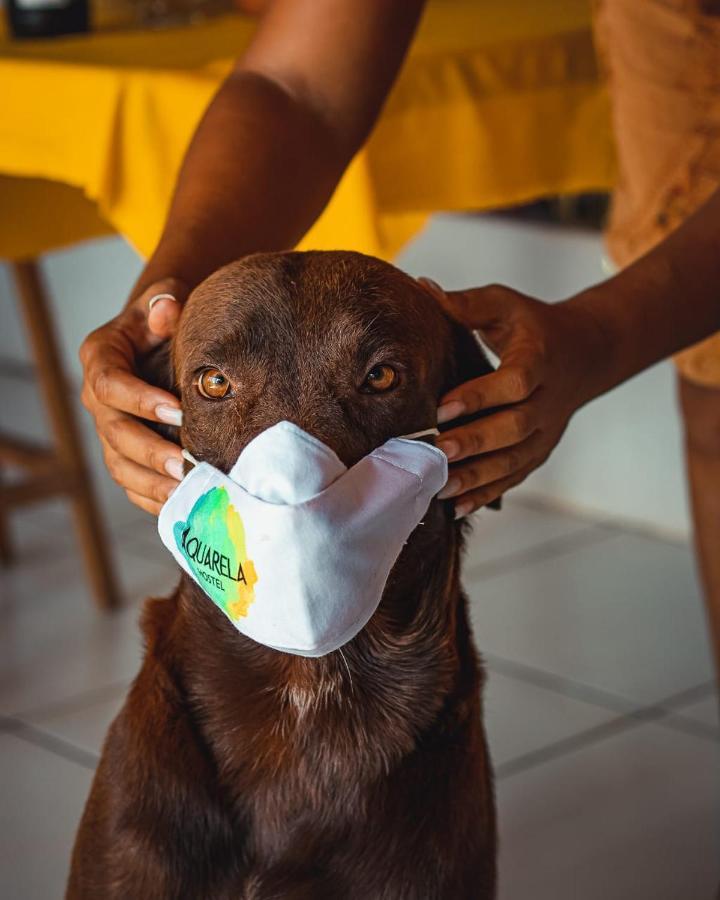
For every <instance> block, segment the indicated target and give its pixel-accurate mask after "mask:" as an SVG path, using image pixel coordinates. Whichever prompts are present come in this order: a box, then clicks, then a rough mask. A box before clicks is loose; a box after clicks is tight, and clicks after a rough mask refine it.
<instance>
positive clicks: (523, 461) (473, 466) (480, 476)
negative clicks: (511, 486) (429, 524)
mask: <svg viewBox="0 0 720 900" xmlns="http://www.w3.org/2000/svg"><path fill="white" fill-rule="evenodd" d="M542 449H543V437H542V434H541V433H540V432H535V433H534V434H533V435H531V436H530V437H529V438H527V440H525V441H523V442H522V443H520V444H516V445H514V446H512V447H510V448H509V449H506V450H499V451H497V452H495V453H486V454H484V455H482V456H477V457H475V458H474V459H472V460H469V461H468V462H465V463H463V464H462V465H456V466H453V467H452V468H451V469H450V477H449V478H448V481H447V484H446V485H445V487H444V488H443V489H442V490H441V491H440V493H439V494H438V497H439V498H440V499H441V500H446V499H448V498H449V497H460V496H462V495H463V494H467V493H468V492H470V491H473V490H476V489H478V488H482V487H484V486H486V485H489V484H493V483H494V482H496V481H501V480H503V479H505V478H510V477H512V476H513V475H515V474H516V473H517V472H522V471H525V470H526V469H528V467H532V466H533V465H535V464H537V463H539V461H540V460H541V459H542Z"/></svg>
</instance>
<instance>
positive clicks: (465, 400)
mask: <svg viewBox="0 0 720 900" xmlns="http://www.w3.org/2000/svg"><path fill="white" fill-rule="evenodd" d="M540 382H541V366H540V364H539V360H538V359H534V358H532V357H529V358H527V359H525V360H524V361H523V364H521V365H514V364H513V363H512V362H508V363H507V364H503V365H501V366H500V368H499V369H497V370H496V371H495V372H491V373H490V374H489V375H482V376H481V377H480V378H474V379H473V380H472V381H466V382H465V383H464V384H460V385H458V387H456V388H453V390H452V391H449V392H448V393H447V394H446V395H445V396H444V397H443V399H442V403H441V404H440V406H439V407H438V411H437V417H438V422H439V423H440V424H442V423H443V422H449V421H451V420H452V419H457V418H458V416H464V415H470V414H471V413H475V412H480V410H483V409H491V408H492V407H495V406H507V405H509V404H511V403H520V402H522V401H523V400H527V398H528V397H530V395H531V394H532V393H533V392H534V391H535V389H536V388H537V387H538V386H539V384H540Z"/></svg>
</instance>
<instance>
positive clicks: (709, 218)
mask: <svg viewBox="0 0 720 900" xmlns="http://www.w3.org/2000/svg"><path fill="white" fill-rule="evenodd" d="M567 303H568V305H569V306H574V307H575V308H576V309H579V310H583V311H585V312H586V313H587V314H588V315H589V316H590V317H591V319H592V321H593V322H594V324H595V326H596V327H597V328H598V330H599V332H600V334H601V335H602V342H603V345H604V348H605V352H604V354H603V355H604V359H603V361H602V363H601V365H599V366H598V367H597V369H598V371H597V378H596V380H595V383H594V385H593V393H592V396H598V395H599V394H601V393H604V392H605V391H607V390H610V389H611V388H613V387H615V386H616V385H618V384H620V383H622V382H623V381H625V380H627V379H628V378H631V377H632V376H633V375H636V374H637V373H639V372H641V371H642V370H643V369H646V368H647V367H648V366H651V365H653V364H654V363H656V362H659V361H660V360H662V359H665V358H666V357H668V356H670V355H672V354H673V353H676V352H678V351H679V350H682V349H683V348H685V347H688V346H690V345H691V344H694V343H696V342H697V341H699V340H702V339H703V338H705V337H708V336H709V335H710V334H713V333H714V332H715V331H719V330H720V191H718V192H716V193H715V194H714V195H713V196H712V197H711V198H710V200H709V201H708V202H707V203H706V204H705V205H704V206H703V207H702V208H701V209H700V210H698V212H697V213H696V214H695V215H693V216H692V217H691V218H690V219H688V220H687V221H686V222H685V223H684V224H683V225H682V226H681V227H680V228H679V229H678V230H677V231H675V232H674V233H673V234H671V235H670V236H669V237H668V238H667V239H666V240H664V241H663V242H662V243H661V244H659V245H658V246H657V247H655V248H654V249H653V250H652V251H651V252H650V253H648V254H647V255H645V256H643V257H642V258H641V259H639V260H638V261H637V262H635V263H634V264H633V265H631V266H629V267H628V268H627V269H625V270H624V271H622V272H620V273H619V274H618V275H616V276H615V277H614V278H611V279H610V280H608V281H606V282H603V283H602V284H599V285H596V286H594V287H592V288H590V289H589V290H587V291H585V292H583V293H582V294H580V295H578V296H577V297H575V298H572V299H571V300H569V301H567ZM588 399H589V398H588Z"/></svg>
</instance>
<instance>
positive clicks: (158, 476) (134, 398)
mask: <svg viewBox="0 0 720 900" xmlns="http://www.w3.org/2000/svg"><path fill="white" fill-rule="evenodd" d="M188 293H189V292H188V289H187V287H186V286H185V285H184V284H183V283H182V282H180V281H179V280H178V279H175V278H166V279H163V280H161V281H157V282H155V283H154V284H152V285H151V286H150V287H149V288H148V289H147V290H145V291H144V292H143V293H142V294H141V295H140V296H139V297H137V298H136V299H135V300H134V301H133V302H132V303H131V304H129V305H128V306H127V307H126V308H125V309H124V310H123V311H122V312H121V313H120V314H119V315H118V316H116V317H115V318H114V319H111V321H110V322H108V323H107V324H106V325H102V326H101V327H100V328H98V329H96V330H95V331H93V332H92V334H90V335H88V337H86V338H85V340H84V341H83V343H82V346H81V347H80V361H81V363H82V366H83V374H84V377H83V391H82V401H83V403H84V405H85V407H86V408H87V409H88V411H89V412H90V414H91V415H92V416H93V418H94V419H95V427H96V428H97V432H98V436H99V437H100V443H101V444H102V448H103V454H104V457H105V464H106V465H107V467H108V470H109V471H110V474H111V475H112V477H113V479H114V480H115V481H116V482H117V483H118V484H119V485H120V486H121V487H122V488H124V489H125V492H126V494H127V496H128V498H129V499H130V500H131V501H132V502H133V503H134V504H135V505H136V506H139V507H140V508H141V509H144V510H146V511H147V512H150V513H153V514H154V515H157V514H158V513H159V511H160V508H161V506H162V504H163V503H164V502H165V500H166V499H167V497H168V495H169V493H170V491H171V490H172V489H173V488H174V487H175V486H176V485H177V483H178V481H180V480H181V479H182V477H183V459H182V455H181V452H180V448H179V447H178V446H176V445H175V444H173V443H171V442H170V441H166V440H164V439H163V438H161V437H160V436H159V435H158V434H156V433H155V432H154V431H152V430H151V429H150V428H148V427H147V426H145V425H143V424H141V423H140V422H138V421H137V418H140V419H149V420H151V421H153V422H164V423H165V424H168V425H175V426H179V425H180V424H181V423H182V412H181V410H180V403H179V401H178V399H177V397H175V396H173V395H172V394H170V393H168V392H167V391H164V390H162V389H161V388H157V387H151V386H150V385H149V384H146V383H145V382H144V381H141V380H140V379H139V378H138V377H137V376H136V375H135V365H136V360H137V358H138V357H139V356H140V355H142V354H144V353H147V352H148V351H150V350H151V349H152V348H153V347H156V346H158V344H160V343H162V341H164V340H167V338H169V337H170V336H171V335H172V333H173V331H174V330H175V326H176V324H177V322H178V319H179V318H180V312H181V309H182V304H183V303H184V302H185V300H186V298H187V295H188ZM136 417H137V418H136Z"/></svg>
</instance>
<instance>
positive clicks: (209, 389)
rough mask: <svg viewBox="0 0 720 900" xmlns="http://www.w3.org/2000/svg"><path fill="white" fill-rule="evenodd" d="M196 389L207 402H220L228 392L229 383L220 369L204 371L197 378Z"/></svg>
mask: <svg viewBox="0 0 720 900" xmlns="http://www.w3.org/2000/svg"><path fill="white" fill-rule="evenodd" d="M196 384H197V389H198V391H200V393H201V394H202V395H203V397H207V399H208V400H222V398H223V397H225V396H226V395H227V392H228V391H229V390H230V382H229V381H228V380H227V378H226V377H225V376H224V375H223V373H222V372H221V371H220V369H205V370H204V371H203V372H201V373H200V374H199V376H198V380H197V382H196Z"/></svg>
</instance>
